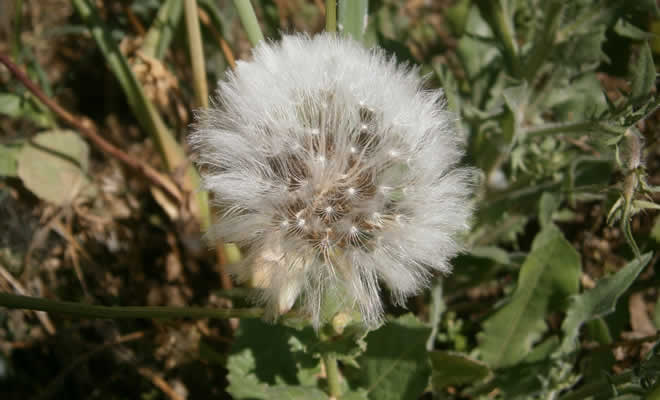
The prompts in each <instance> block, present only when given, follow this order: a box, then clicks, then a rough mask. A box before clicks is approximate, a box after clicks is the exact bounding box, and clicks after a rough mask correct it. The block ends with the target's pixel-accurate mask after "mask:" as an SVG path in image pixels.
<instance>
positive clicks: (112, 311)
mask: <svg viewBox="0 0 660 400" xmlns="http://www.w3.org/2000/svg"><path fill="white" fill-rule="evenodd" d="M0 306H3V307H7V308H18V309H28V310H36V311H46V312H54V313H62V314H69V315H73V316H77V317H83V318H101V319H119V318H159V319H169V318H214V319H227V318H260V317H261V316H263V314H264V310H263V309H261V308H246V309H240V308H234V309H214V308H204V307H119V306H117V307H108V306H96V305H91V304H82V303H76V302H72V301H59V300H49V299H44V298H39V297H30V296H19V295H15V294H10V293H0Z"/></svg>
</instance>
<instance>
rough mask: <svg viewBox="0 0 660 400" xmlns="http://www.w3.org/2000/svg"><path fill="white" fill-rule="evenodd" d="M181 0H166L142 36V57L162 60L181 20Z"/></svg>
mask: <svg viewBox="0 0 660 400" xmlns="http://www.w3.org/2000/svg"><path fill="white" fill-rule="evenodd" d="M182 6H183V3H181V0H167V1H166V2H165V3H164V4H163V5H162V6H160V9H159V10H158V14H157V15H156V18H155V19H154V22H152V23H151V26H150V27H149V30H148V31H147V34H146V35H144V40H143V41H142V47H141V51H142V53H143V54H144V55H146V56H149V57H154V58H156V59H158V60H162V59H163V57H164V56H165V51H166V50H167V48H168V47H169V45H170V42H171V41H172V37H173V35H174V31H175V30H176V28H177V25H178V24H179V20H180V19H181V11H182V9H183V7H182Z"/></svg>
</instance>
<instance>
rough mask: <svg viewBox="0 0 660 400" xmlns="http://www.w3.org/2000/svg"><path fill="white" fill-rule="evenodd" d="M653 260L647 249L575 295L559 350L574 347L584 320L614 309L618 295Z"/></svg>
mask: <svg viewBox="0 0 660 400" xmlns="http://www.w3.org/2000/svg"><path fill="white" fill-rule="evenodd" d="M650 260H651V253H646V254H644V255H642V256H641V257H639V258H636V259H635V260H633V261H631V262H630V263H628V265H626V266H625V267H624V268H622V269H621V270H619V271H618V272H617V273H616V274H614V275H612V276H609V277H606V278H603V279H601V280H600V281H599V282H598V284H597V286H596V287H595V288H593V289H591V290H589V291H587V292H584V293H582V294H581V295H579V296H576V297H574V298H573V301H572V303H571V306H570V307H569V309H568V311H567V312H566V318H565V319H564V322H563V323H562V326H561V329H562V331H563V332H564V339H563V341H562V345H561V347H560V349H559V353H560V354H566V353H570V352H571V351H573V350H574V349H575V345H576V340H577V337H578V335H579V334H580V328H581V327H582V325H584V323H585V322H587V321H590V320H592V319H595V318H599V317H603V316H605V315H607V314H610V313H611V312H613V311H614V310H615V307H616V303H617V301H618V300H619V297H621V295H622V294H623V293H624V292H625V291H626V290H628V288H629V287H630V285H631V284H632V283H633V282H634V281H635V279H636V278H637V276H638V275H639V273H640V272H641V271H642V270H643V269H644V267H646V265H647V264H648V263H649V261H650Z"/></svg>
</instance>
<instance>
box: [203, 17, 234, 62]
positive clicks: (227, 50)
mask: <svg viewBox="0 0 660 400" xmlns="http://www.w3.org/2000/svg"><path fill="white" fill-rule="evenodd" d="M198 10H199V20H200V21H202V23H203V24H204V26H206V27H207V28H208V29H209V30H210V31H211V32H212V33H213V36H215V38H216V40H217V41H218V44H220V48H221V49H222V54H223V55H224V56H225V60H227V64H229V66H230V67H231V69H235V68H236V57H234V53H233V52H232V51H231V47H229V43H227V41H226V40H225V38H224V37H222V34H221V33H220V32H219V31H218V30H217V29H215V26H213V24H212V23H211V18H209V15H208V14H207V13H206V11H204V10H202V9H201V8H199V9H198Z"/></svg>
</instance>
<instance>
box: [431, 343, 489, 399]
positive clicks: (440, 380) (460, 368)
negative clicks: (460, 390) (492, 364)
mask: <svg viewBox="0 0 660 400" xmlns="http://www.w3.org/2000/svg"><path fill="white" fill-rule="evenodd" d="M429 356H430V358H431V366H432V368H433V373H432V378H431V379H432V382H433V388H434V390H436V391H438V390H440V389H442V388H444V387H446V386H449V385H465V384H468V383H477V382H479V381H481V380H483V379H486V378H487V377H488V376H489V375H490V374H491V372H490V369H489V368H488V366H486V365H485V364H483V363H481V362H479V361H477V360H473V359H471V358H470V357H468V356H467V355H466V354H461V353H454V352H449V351H432V352H430V353H429Z"/></svg>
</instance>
